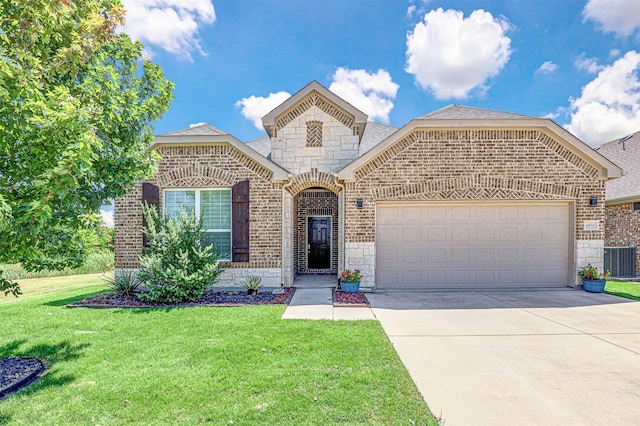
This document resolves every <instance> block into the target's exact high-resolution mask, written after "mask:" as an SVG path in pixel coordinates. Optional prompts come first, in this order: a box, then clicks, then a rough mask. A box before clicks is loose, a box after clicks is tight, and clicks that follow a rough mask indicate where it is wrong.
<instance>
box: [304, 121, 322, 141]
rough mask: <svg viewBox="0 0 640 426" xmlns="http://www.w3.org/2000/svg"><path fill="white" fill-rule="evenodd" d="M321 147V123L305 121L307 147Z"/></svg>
mask: <svg viewBox="0 0 640 426" xmlns="http://www.w3.org/2000/svg"><path fill="white" fill-rule="evenodd" d="M314 146H318V147H319V146H322V121H320V120H309V121H307V147H314Z"/></svg>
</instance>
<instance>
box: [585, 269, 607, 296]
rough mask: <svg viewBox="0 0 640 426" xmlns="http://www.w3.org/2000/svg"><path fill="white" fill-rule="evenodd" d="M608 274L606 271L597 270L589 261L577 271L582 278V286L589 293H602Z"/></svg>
mask: <svg viewBox="0 0 640 426" xmlns="http://www.w3.org/2000/svg"><path fill="white" fill-rule="evenodd" d="M608 274H609V273H608V271H604V272H599V271H598V268H596V267H595V266H593V265H592V264H590V263H588V264H587V266H583V267H582V269H580V270H579V271H578V276H579V277H580V278H582V288H584V290H585V291H588V292H589V293H602V292H603V291H604V286H605V284H606V283H607V280H606V278H607V275H608Z"/></svg>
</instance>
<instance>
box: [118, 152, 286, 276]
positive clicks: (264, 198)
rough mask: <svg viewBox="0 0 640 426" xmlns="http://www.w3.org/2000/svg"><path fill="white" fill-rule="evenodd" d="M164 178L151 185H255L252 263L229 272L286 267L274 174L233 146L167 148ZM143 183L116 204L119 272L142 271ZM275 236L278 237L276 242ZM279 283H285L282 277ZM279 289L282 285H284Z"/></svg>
mask: <svg viewBox="0 0 640 426" xmlns="http://www.w3.org/2000/svg"><path fill="white" fill-rule="evenodd" d="M158 153H159V154H160V156H161V157H162V159H161V161H160V162H159V164H158V173H157V174H156V177H155V178H154V179H151V180H149V181H148V182H150V183H153V184H155V185H159V186H160V197H161V200H160V204H161V205H162V195H163V194H162V191H163V190H164V189H170V188H220V187H225V188H230V187H231V186H232V185H234V184H235V183H237V182H239V181H242V180H247V179H248V180H249V190H250V192H249V197H250V199H249V205H250V217H249V228H250V258H249V260H250V261H249V262H242V263H239V262H233V263H231V262H229V263H227V264H225V268H252V269H256V268H257V269H265V270H269V271H270V272H269V276H270V277H271V275H273V271H272V270H273V269H277V268H280V267H281V245H280V238H279V236H280V235H281V232H282V225H281V224H282V221H281V214H282V208H281V200H282V185H281V184H278V183H272V182H271V172H270V171H269V170H267V169H266V168H264V167H263V166H262V165H260V164H258V163H256V162H255V161H253V160H252V159H251V158H249V157H247V156H246V155H244V154H243V153H241V152H239V151H238V150H236V149H235V148H233V147H232V146H230V145H228V144H212V145H204V146H162V147H160V148H159V149H158ZM141 204H142V191H141V183H140V184H138V185H137V186H136V187H135V188H134V189H133V190H132V191H131V192H130V193H129V194H127V195H125V196H124V197H120V198H117V199H116V200H115V214H114V219H115V237H114V238H115V247H116V267H117V268H126V269H129V268H137V267H138V266H139V265H138V256H139V255H140V253H141V251H142V231H141V229H142V210H141ZM274 236H275V237H274ZM278 281H279V277H278ZM278 284H279V282H278Z"/></svg>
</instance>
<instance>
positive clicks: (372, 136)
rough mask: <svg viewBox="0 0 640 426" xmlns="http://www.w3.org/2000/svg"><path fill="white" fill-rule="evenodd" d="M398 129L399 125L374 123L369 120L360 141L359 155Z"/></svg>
mask: <svg viewBox="0 0 640 426" xmlns="http://www.w3.org/2000/svg"><path fill="white" fill-rule="evenodd" d="M396 130H398V128H397V127H393V126H386V125H384V124H378V123H374V122H373V121H368V122H367V127H365V128H364V133H363V135H362V140H361V141H360V150H359V152H358V156H360V155H362V154H364V153H365V152H367V151H369V150H370V149H371V148H373V147H374V146H376V145H378V144H379V143H380V142H382V141H383V140H385V139H386V138H387V137H389V135H391V134H392V133H395V131H396Z"/></svg>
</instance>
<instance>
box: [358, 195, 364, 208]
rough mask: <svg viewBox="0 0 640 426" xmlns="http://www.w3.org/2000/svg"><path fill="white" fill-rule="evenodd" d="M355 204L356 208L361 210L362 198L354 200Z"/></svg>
mask: <svg viewBox="0 0 640 426" xmlns="http://www.w3.org/2000/svg"><path fill="white" fill-rule="evenodd" d="M356 204H357V206H358V208H359V209H361V208H362V205H363V204H364V203H363V201H362V198H358V199H357V200H356Z"/></svg>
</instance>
